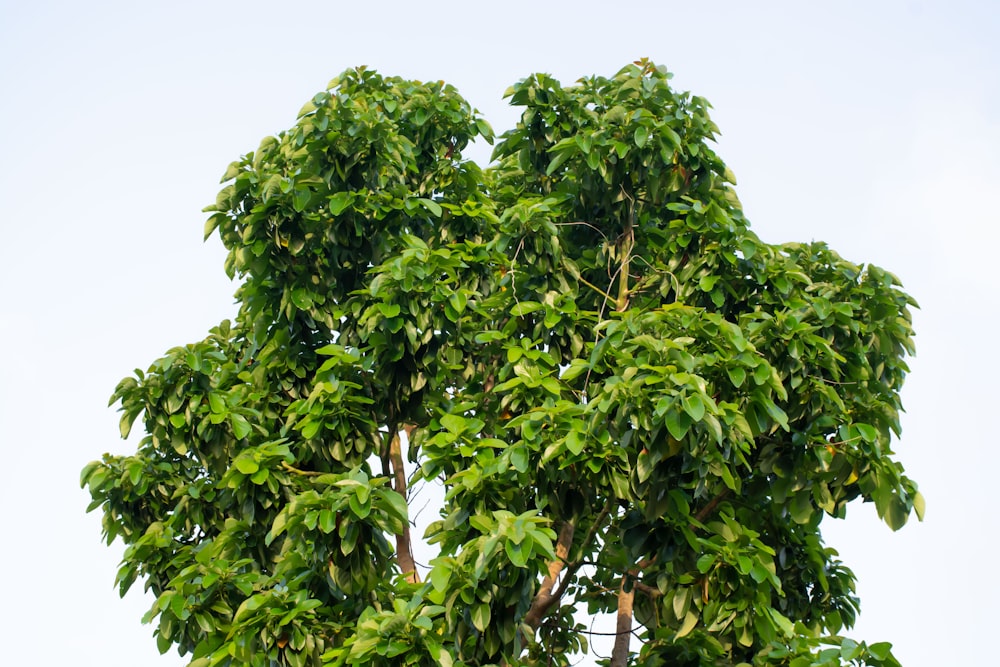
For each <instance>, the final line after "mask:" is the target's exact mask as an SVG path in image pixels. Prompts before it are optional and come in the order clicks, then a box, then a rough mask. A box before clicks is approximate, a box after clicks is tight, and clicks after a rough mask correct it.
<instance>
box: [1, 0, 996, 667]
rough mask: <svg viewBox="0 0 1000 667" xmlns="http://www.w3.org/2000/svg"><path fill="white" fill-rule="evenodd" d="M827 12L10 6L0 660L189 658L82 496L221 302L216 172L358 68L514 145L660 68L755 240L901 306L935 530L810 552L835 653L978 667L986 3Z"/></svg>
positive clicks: (851, 528)
mask: <svg viewBox="0 0 1000 667" xmlns="http://www.w3.org/2000/svg"><path fill="white" fill-rule="evenodd" d="M820 4H821V3H804V2H780V3H778V2H770V3H764V2H761V3H743V2H695V1H693V0H688V1H687V2H665V1H660V2H640V1H636V2H631V3H620V4H618V3H610V2H607V1H605V2H587V1H579V0H578V1H576V2H565V3H563V2H549V3H545V2H541V1H540V0H532V1H530V2H524V1H521V0H508V1H507V2H503V3H499V2H490V3H475V2H405V3H404V2H381V3H377V2H371V3H350V4H348V3H341V2H334V1H332V0H331V1H328V2H294V1H287V2H283V3H280V4H279V3H277V2H274V3H263V2H248V1H243V2H231V1H211V2H208V1H204V2H180V1H174V2H169V3H167V2H134V1H133V2H120V3H119V2H100V1H94V2H55V1H53V0H40V1H36V2H30V3H29V2H27V0H22V1H21V2H15V1H14V0H0V147H2V153H3V157H2V158H0V231H2V242H0V284H2V285H5V286H6V287H5V296H4V297H3V302H2V303H3V309H2V311H0V351H2V355H3V366H2V370H0V445H2V446H3V454H4V474H3V484H2V485H0V520H2V526H3V535H4V547H3V548H2V549H0V572H3V574H4V578H5V582H4V591H5V596H4V601H3V603H2V605H0V609H2V611H0V644H2V645H3V647H4V648H3V655H4V658H3V662H4V663H5V664H11V665H18V664H31V665H42V666H48V665H53V666H54V665H63V664H65V663H66V662H67V660H70V661H72V663H73V664H75V665H79V666H80V667H88V666H90V665H95V666H96V665H101V666H102V667H119V666H121V667H133V666H134V665H136V664H149V665H153V664H157V665H162V666H164V667H175V666H179V665H181V664H184V661H182V660H181V659H179V658H178V657H177V656H176V654H172V653H171V654H168V655H167V656H164V657H162V658H160V657H158V654H157V650H156V646H155V643H154V641H153V640H152V638H151V633H152V630H153V628H152V627H150V626H142V625H140V623H139V617H140V616H141V615H142V613H143V612H144V611H145V609H146V607H147V606H148V600H146V599H144V598H143V597H142V596H140V595H130V596H129V597H128V598H127V599H126V600H125V601H120V600H119V599H118V597H117V592H116V591H115V590H114V589H113V587H112V582H113V579H114V574H115V571H116V569H117V562H118V559H119V557H120V555H121V547H120V545H116V546H115V547H113V548H110V549H109V548H106V547H104V546H103V543H102V542H101V540H100V536H99V533H100V527H99V519H98V516H97V515H94V514H91V515H84V513H83V511H84V508H85V506H86V504H87V501H88V496H87V495H86V493H85V492H83V491H81V490H80V489H79V487H78V484H77V479H78V474H79V471H80V468H81V467H82V466H83V465H84V464H85V463H86V462H87V461H89V460H91V459H94V458H98V457H99V456H100V455H101V453H102V452H104V451H108V450H110V451H116V452H126V451H129V450H130V448H131V447H132V445H130V444H127V443H122V442H121V441H120V440H118V438H117V432H118V428H117V420H118V417H117V414H116V413H115V412H114V411H113V410H111V409H106V408H105V405H106V402H107V397H108V396H109V395H110V394H111V392H112V390H113V389H114V386H115V384H116V383H117V382H118V380H119V379H120V378H121V377H123V376H125V375H127V374H129V373H130V371H131V370H132V369H133V368H135V367H142V368H145V367H146V366H148V364H149V363H150V362H152V361H153V360H154V359H155V358H157V357H158V356H159V355H161V354H162V353H163V352H164V351H166V350H167V349H168V348H169V347H172V346H174V345H180V344H184V343H188V342H193V341H196V340H200V339H201V338H203V337H204V336H205V334H206V333H207V331H208V329H209V328H210V327H211V326H213V325H215V324H216V323H218V321H219V320H221V319H223V318H225V317H228V316H230V315H231V314H232V313H233V312H234V306H233V305H232V296H231V295H232V292H233V290H234V289H235V285H233V284H230V283H229V282H228V281H227V279H226V278H225V274H224V272H223V270H222V259H223V252H222V248H221V244H220V243H219V242H218V241H217V240H216V239H215V238H213V239H211V240H210V241H209V242H208V243H207V244H202V242H201V235H202V224H203V220H204V217H205V216H204V215H203V214H202V213H201V212H200V211H201V208H202V207H203V206H205V205H206V204H208V203H210V202H213V201H214V199H215V193H216V192H217V190H218V188H219V186H218V180H219V177H220V176H221V174H222V172H223V171H224V170H225V168H226V166H227V165H228V164H229V162H230V161H232V160H234V159H236V158H237V157H238V156H239V155H240V154H242V153H245V152H247V151H249V150H253V149H255V148H256V146H257V143H258V141H259V140H260V139H261V138H262V137H263V136H265V135H266V134H269V133H274V132H277V131H279V130H282V129H285V128H287V127H289V126H290V125H291V124H292V123H293V122H294V119H295V113H296V112H297V111H298V109H299V107H300V106H301V104H302V103H304V102H305V101H306V100H307V99H309V98H310V97H311V96H312V95H313V94H314V93H315V92H317V91H319V90H322V89H323V88H324V87H325V85H326V83H327V81H328V80H329V79H330V78H332V77H333V76H334V75H336V74H337V73H339V72H340V71H342V70H344V69H345V68H347V67H351V66H355V65H360V64H366V65H369V66H371V67H375V68H377V69H378V70H379V71H381V72H382V73H384V74H398V75H401V76H407V77H412V78H419V79H424V80H434V79H444V80H445V81H448V82H449V83H452V84H454V85H455V86H457V87H458V89H459V91H460V92H461V93H462V94H463V95H464V96H465V97H466V98H467V99H469V100H470V101H471V102H472V104H474V105H475V106H477V107H478V108H479V109H480V110H482V111H483V112H484V114H485V115H486V117H487V118H488V119H489V120H490V121H491V122H492V123H493V125H494V127H495V128H496V129H497V130H498V131H502V130H503V129H506V128H507V127H509V126H510V125H511V124H512V123H513V121H514V119H515V112H513V111H512V110H511V109H509V108H507V107H506V106H505V105H504V103H503V101H502V100H501V95H502V93H503V91H504V89H505V88H506V87H507V86H508V85H510V84H511V83H513V82H515V81H517V80H518V79H520V78H522V77H524V76H525V75H527V74H529V73H532V72H536V71H547V72H550V73H552V74H554V75H555V76H556V77H557V78H560V79H561V80H562V81H563V82H564V83H570V82H572V81H574V80H575V79H576V78H578V77H579V76H581V75H585V74H595V73H596V74H604V75H611V74H613V73H614V72H615V71H617V69H619V68H620V67H621V66H623V65H624V64H626V63H628V62H630V61H632V60H634V59H636V58H639V57H642V56H648V57H650V58H652V59H653V60H655V61H657V62H659V63H662V64H665V65H666V66H667V67H669V68H670V69H671V70H672V71H674V72H675V74H676V76H675V79H674V83H675V85H676V86H677V87H679V88H682V89H688V90H692V91H693V92H695V93H696V94H699V95H702V96H705V97H707V98H708V99H709V100H710V101H711V102H712V104H713V105H714V107H715V112H714V114H713V117H714V119H715V120H716V122H717V123H718V125H719V126H720V128H721V129H722V132H723V136H722V138H721V141H720V146H719V152H720V154H721V155H722V157H723V159H724V160H726V161H727V163H728V164H729V166H730V167H732V169H733V170H734V171H735V173H736V175H737V177H738V179H739V186H738V188H737V190H738V193H739V195H740V197H741V199H742V200H743V203H744V206H745V209H746V211H747V214H748V216H749V217H750V220H751V222H752V224H753V226H754V229H755V230H756V231H757V232H758V233H759V234H760V235H761V236H762V237H763V238H764V239H765V240H766V241H771V242H778V241H785V240H788V241H791V240H811V239H815V240H823V241H827V242H828V243H829V244H830V245H831V246H832V247H833V248H834V249H836V250H838V251H839V252H840V253H841V254H842V255H844V256H845V257H847V258H848V259H851V260H854V261H859V262H873V263H876V264H878V265H880V266H883V267H885V268H887V269H889V270H891V271H893V272H895V273H896V274H897V275H899V276H900V277H901V278H902V280H903V282H904V284H905V285H906V287H907V289H908V291H910V293H911V294H913V295H914V296H915V297H916V298H917V299H918V300H919V301H920V303H921V306H922V309H921V310H920V311H918V312H917V313H916V316H915V326H916V330H917V334H918V337H917V345H918V356H917V358H916V359H914V360H913V361H912V364H911V366H912V370H913V373H912V375H911V377H910V379H909V380H908V382H907V385H906V387H905V389H904V393H903V397H904V402H905V405H906V407H907V408H908V414H907V415H905V417H904V422H903V425H904V434H903V438H902V441H901V442H899V443H898V445H897V447H896V449H897V451H898V453H899V456H900V458H901V459H902V461H903V462H904V464H905V465H906V467H907V469H908V471H909V472H910V474H911V475H912V476H913V477H914V478H915V479H916V480H917V481H918V482H919V483H920V485H921V489H922V490H923V492H924V494H925V495H926V497H927V502H928V511H927V514H928V516H927V521H926V522H925V523H923V524H916V523H914V524H911V525H908V526H907V527H906V528H904V529H903V530H902V531H901V532H899V533H895V534H894V533H892V532H891V531H890V530H889V529H888V528H886V527H884V526H881V525H879V524H878V523H877V522H876V521H875V520H874V518H873V516H874V512H873V511H871V510H870V508H869V507H867V506H865V507H861V506H856V507H852V508H851V510H850V511H849V518H848V521H847V522H843V523H840V524H837V525H831V526H830V527H828V528H827V530H826V535H827V540H828V542H829V543H830V544H831V545H832V546H835V547H837V548H839V549H840V551H841V555H842V557H843V559H844V560H845V562H846V563H847V564H848V565H850V566H851V567H852V568H853V569H854V571H855V572H856V573H857V575H858V577H859V592H860V594H861V597H862V605H863V610H862V617H861V621H860V623H859V624H858V626H857V627H856V628H855V630H854V632H853V633H852V635H853V636H855V637H857V638H860V639H868V640H871V641H879V640H889V641H892V642H894V643H895V645H896V652H897V656H898V657H899V658H900V659H901V660H902V661H903V663H904V664H905V665H907V667H925V666H926V667H931V666H937V665H947V664H951V665H975V664H984V659H983V658H982V657H981V654H982V652H983V651H990V650H991V649H989V648H987V646H988V642H989V639H988V638H990V637H992V636H994V635H995V627H994V626H995V622H996V619H997V613H996V604H995V602H996V600H997V598H998V596H1000V583H998V581H1000V577H997V576H996V565H995V563H994V560H995V559H994V558H992V557H991V556H992V554H994V553H995V549H996V545H997V540H996V539H995V538H996V530H997V527H998V520H997V518H996V513H995V512H994V511H993V508H992V505H991V501H992V500H993V497H992V494H991V493H990V491H991V490H992V489H991V487H992V486H993V484H994V483H995V482H994V479H995V476H996V474H997V473H996V471H997V470H998V469H1000V454H998V448H997V446H996V445H997V444H998V443H997V438H996V429H995V427H994V426H993V425H992V424H991V420H992V419H993V418H995V416H996V413H997V411H998V410H997V405H996V389H995V379H996V378H997V377H998V374H1000V364H998V361H997V354H996V351H995V346H996V342H995V340H994V338H993V337H994V336H995V335H996V332H997V331H998V330H1000V317H998V314H997V311H998V308H1000V297H998V288H1000V279H998V278H997V275H998V274H997V272H996V266H997V264H998V261H997V258H996V254H997V244H998V241H1000V232H998V228H1000V226H998V223H1000V213H998V210H1000V209H998V206H997V197H996V192H997V189H998V184H1000V83H998V82H1000V4H997V3H994V2H992V1H991V0H982V2H978V3H976V2H960V1H957V0H951V1H949V2H947V3H945V2H929V1H918V0H912V1H904V0H884V1H882V2H837V3H823V4H826V5H828V6H829V7H828V8H821V7H820ZM747 5H753V7H747ZM480 155H483V156H485V152H483V153H481V154H480ZM832 523H833V522H832V521H831V522H829V524H832Z"/></svg>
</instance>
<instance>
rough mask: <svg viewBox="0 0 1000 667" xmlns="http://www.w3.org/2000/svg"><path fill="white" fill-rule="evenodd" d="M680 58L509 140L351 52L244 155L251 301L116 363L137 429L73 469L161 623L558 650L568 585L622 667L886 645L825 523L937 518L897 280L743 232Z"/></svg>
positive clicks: (602, 81) (217, 221)
mask: <svg viewBox="0 0 1000 667" xmlns="http://www.w3.org/2000/svg"><path fill="white" fill-rule="evenodd" d="M669 79H670V75H669V73H668V72H667V71H666V70H665V69H664V68H662V67H660V66H657V65H655V64H653V63H651V62H649V61H646V60H642V61H638V62H636V63H634V64H631V65H629V66H627V67H625V68H624V69H622V70H621V71H620V72H618V73H617V74H615V75H614V76H612V77H611V78H606V77H600V76H594V77H588V78H583V79H580V80H579V81H578V82H577V83H575V84H574V85H571V86H563V85H561V84H560V83H559V82H558V81H556V80H554V79H553V78H551V77H549V76H547V75H544V74H536V75H533V76H530V77H528V78H526V79H524V80H522V81H520V82H519V83H517V84H516V85H514V86H512V87H511V88H510V89H508V90H507V92H506V97H507V98H508V99H509V100H510V103H511V104H513V105H515V106H517V107H520V108H522V109H523V112H522V114H521V117H520V120H519V122H518V123H517V125H516V126H515V127H514V128H513V129H512V130H509V131H507V132H505V133H504V134H502V135H500V136H499V137H498V138H496V139H495V138H494V133H493V130H492V129H491V127H490V125H489V124H488V123H487V122H486V121H485V120H483V119H482V118H481V117H480V116H479V114H478V112H476V111H475V110H474V109H473V108H472V107H471V106H470V105H469V103H468V102H466V101H465V100H464V99H463V98H462V97H460V96H459V94H458V93H457V92H456V90H455V89H454V88H452V87H451V86H449V85H446V84H445V83H444V82H433V83H422V82H418V81H408V80H404V79H401V78H396V77H386V76H382V75H380V74H378V73H376V72H374V71H371V70H368V69H365V68H358V69H353V70H348V71H346V72H344V73H343V74H341V75H340V76H339V77H337V78H335V79H334V80H333V81H331V82H330V84H329V86H328V88H327V90H326V91H324V92H321V93H319V94H317V95H316V96H315V97H314V98H313V99H312V100H311V101H310V102H309V103H307V104H306V105H305V107H303V108H302V110H301V111H300V113H299V115H298V120H297V122H296V123H295V125H294V126H293V127H292V128H291V129H289V130H287V131H285V132H282V133H280V134H278V135H277V136H271V137H267V138H265V139H264V140H263V141H262V142H261V144H260V147H259V148H258V149H257V150H256V151H254V152H252V153H248V154H246V155H245V156H243V157H242V158H240V159H239V160H237V161H236V162H233V163H232V164H231V165H230V166H229V168H228V170H227V171H226V172H225V175H224V177H223V182H224V183H225V186H224V188H223V189H222V191H221V192H220V193H219V196H218V199H217V201H216V203H215V204H214V205H212V206H210V207H208V209H206V210H207V211H208V212H210V214H211V215H210V217H209V218H208V222H207V225H206V229H205V235H206V238H208V237H209V236H211V235H213V234H218V236H219V237H220V238H221V240H222V242H223V243H224V244H225V247H226V248H227V249H228V256H227V259H226V263H225V270H226V271H227V273H228V274H229V276H230V277H231V278H237V279H239V281H240V283H239V287H238V290H237V292H236V298H237V300H238V303H239V311H238V314H237V316H236V317H235V321H233V322H229V321H224V322H222V323H221V324H220V325H219V326H217V327H216V328H214V329H212V330H211V332H210V333H209V335H208V337H207V338H205V339H204V340H202V341H200V342H197V343H193V344H189V345H185V346H183V347H177V348H174V349H172V350H170V351H168V352H167V354H166V355H165V356H164V357H163V358H161V359H158V360H157V361H155V362H154V363H153V364H152V365H151V366H150V367H149V368H148V370H146V371H140V370H137V371H136V373H135V376H134V377H128V378H126V379H125V380H123V381H122V382H121V383H120V384H119V385H118V387H117V389H116V390H115V392H114V395H113V397H112V403H120V409H121V411H122V418H121V433H122V436H123V437H125V436H127V435H128V434H129V432H130V429H131V428H132V427H133V424H134V422H135V421H136V420H137V419H139V420H140V423H141V425H142V427H143V429H144V431H145V437H143V438H142V440H141V442H140V444H139V446H138V451H136V452H135V453H134V454H132V455H128V456H115V455H109V454H106V455H105V456H104V457H103V459H102V460H101V461H95V462H93V463H91V464H89V465H88V466H86V468H85V469H84V471H83V473H82V482H83V484H84V485H86V486H88V487H89V491H90V494H91V495H92V497H93V502H92V503H91V505H90V509H91V510H93V509H100V510H101V511H102V512H103V528H104V533H105V536H106V538H107V540H108V542H109V543H111V542H112V541H113V540H115V539H116V538H120V539H121V540H123V541H124V543H125V545H126V550H125V553H124V558H123V562H122V565H121V569H120V570H119V571H118V575H117V582H118V584H119V586H120V588H121V591H122V593H123V594H124V592H125V591H126V590H128V589H129V588H130V587H131V586H132V585H133V584H134V583H135V582H136V581H137V580H142V581H143V582H144V585H145V587H146V588H147V589H148V590H149V591H151V592H152V593H153V594H154V595H155V596H156V602H155V603H154V605H153V606H152V608H151V609H150V611H149V613H148V614H147V615H146V617H145V620H146V621H149V622H155V623H156V624H157V630H156V637H157V641H158V643H159V647H160V649H161V651H166V650H168V649H170V648H171V647H175V648H176V649H178V650H179V651H180V652H181V654H184V655H188V656H190V658H191V665H192V666H193V667H208V666H217V665H222V666H228V665H288V666H290V667H305V666H307V665H310V666H318V665H375V666H378V665H386V666H388V665H446V666H447V665H455V666H459V665H466V666H469V667H474V666H481V665H506V666H514V665H523V666H530V665H568V664H570V662H571V659H572V657H573V655H574V654H577V653H579V652H582V651H585V650H586V649H587V645H588V637H589V634H590V631H589V630H588V627H587V626H586V625H584V624H582V623H581V622H580V620H579V619H578V618H575V617H574V613H575V612H577V611H584V610H585V611H587V612H590V613H611V614H615V617H616V619H617V621H616V623H617V625H616V630H615V635H614V649H613V654H612V656H611V658H610V659H606V660H604V662H605V663H608V664H611V665H612V666H620V665H625V664H627V663H628V662H629V661H632V660H638V662H639V663H640V664H643V665H651V666H654V667H655V666H656V665H743V664H752V665H791V666H793V667H801V666H805V665H844V664H851V665H860V664H867V665H897V664H898V663H897V662H896V660H895V658H893V657H892V655H891V652H890V650H889V649H890V647H889V645H888V644H887V643H876V644H866V643H864V642H855V641H852V640H850V639H846V638H844V637H843V636H842V635H841V632H842V631H843V630H845V629H848V628H850V627H851V626H852V624H853V622H854V621H855V618H856V614H857V611H858V600H857V598H856V595H855V592H854V575H853V574H852V572H851V571H850V570H849V569H848V568H847V567H846V566H845V565H843V564H842V563H841V562H840V561H839V560H838V558H837V553H836V551H834V550H833V549H831V548H829V547H828V546H826V545H825V544H824V542H823V540H822V536H821V533H820V523H821V521H822V520H823V519H824V517H835V518H842V517H844V516H845V512H846V507H847V505H848V503H849V502H850V501H852V500H854V499H858V498H861V499H863V500H865V501H872V502H874V504H875V507H876V509H877V510H878V514H879V516H881V517H882V518H883V519H884V520H885V522H886V523H887V524H888V525H889V526H890V527H891V528H893V529H898V528H899V527H901V526H902V525H903V524H904V522H905V521H906V520H907V517H908V516H909V515H910V513H911V511H914V512H916V514H917V516H918V517H919V516H922V512H923V499H922V497H921V495H920V494H919V492H918V491H917V487H916V485H915V484H914V483H913V482H912V481H911V480H909V479H908V478H907V477H906V476H905V475H904V473H903V468H902V466H901V465H900V464H899V463H898V462H897V461H896V460H895V459H894V458H893V452H892V451H891V449H890V447H891V441H892V439H893V438H894V437H898V436H899V432H900V423H899V412H900V410H901V405H900V399H899V390H900V387H901V384H902V382H903V378H904V375H905V373H906V371H907V367H906V363H905V357H906V356H907V355H909V354H912V353H913V347H912V342H911V335H912V331H911V327H910V316H909V313H908V306H912V305H915V304H914V302H913V300H912V299H911V298H910V297H909V296H907V295H906V294H905V293H904V292H903V291H901V289H900V284H899V281H898V280H897V279H896V278H895V277H894V276H893V275H892V274H891V273H889V272H887V271H884V270H882V269H880V268H878V267H876V266H873V265H867V266H863V265H859V264H854V263H852V262H849V261H847V260H845V259H842V258H841V257H840V256H839V255H837V254H836V253H835V252H834V251H833V250H831V249H830V248H828V247H827V246H826V245H824V244H822V243H788V244H783V245H773V244H768V243H764V242H762V241H761V240H760V239H759V238H758V237H757V236H756V235H755V234H754V233H753V232H752V231H750V229H749V226H748V223H747V220H746V218H745V216H744V214H743V212H742V209H741V206H740V203H739V200H738V199H737V197H736V194H735V192H734V189H733V186H734V184H735V177H734V176H733V174H732V173H731V172H730V171H729V170H728V169H727V168H726V166H725V165H724V163H723V162H722V160H721V159H720V158H719V156H718V155H717V154H716V152H715V150H714V148H713V145H714V141H713V140H714V137H715V135H716V133H717V131H718V130H717V128H716V126H715V125H714V123H713V122H712V121H711V119H710V118H709V114H708V109H709V105H708V103H707V102H706V101H705V100H704V99H702V98H700V97H697V96H693V95H690V94H688V93H682V92H678V91H675V90H674V89H672V88H671V86H670V85H669ZM477 139H478V140H484V141H488V142H490V143H493V142H494V141H496V145H495V150H494V153H493V162H492V163H491V165H490V166H489V167H487V168H485V169H484V168H480V167H479V166H477V165H476V164H475V163H473V162H472V161H469V160H466V159H463V157H462V151H463V150H464V149H466V148H467V147H468V146H469V144H470V142H471V141H473V140H477ZM140 417H141V419H140ZM404 457H406V458H408V459H409V461H410V462H411V463H410V464H409V465H410V470H411V471H412V474H410V475H408V474H407V468H406V467H405V462H404ZM434 481H437V482H439V483H440V484H442V485H443V489H444V492H443V501H442V507H441V508H440V517H439V520H437V521H435V522H433V523H431V525H430V527H429V528H428V530H427V532H426V535H425V536H424V539H425V540H426V543H427V547H426V549H427V550H433V557H432V558H430V559H428V560H429V562H427V563H425V564H422V565H420V564H418V563H417V562H416V559H415V555H414V549H413V547H412V545H411V541H412V538H411V535H410V527H411V517H410V511H409V507H408V502H407V498H408V493H409V492H410V491H411V490H412V489H413V488H415V487H417V486H419V485H424V484H428V483H430V482H434ZM633 636H634V638H635V641H633V642H632V645H631V652H630V645H629V639H630V638H632V637H633Z"/></svg>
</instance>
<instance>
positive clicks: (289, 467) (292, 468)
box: [281, 461, 326, 477]
mask: <svg viewBox="0 0 1000 667" xmlns="http://www.w3.org/2000/svg"><path fill="white" fill-rule="evenodd" d="M281 467H282V468H284V469H285V470H287V471H288V472H293V473H295V474H296V475H302V476H304V477H319V476H320V475H325V474H326V473H325V472H316V471H315V470H299V469H298V468H296V467H295V466H293V465H292V464H290V463H288V462H287V461H282V462H281Z"/></svg>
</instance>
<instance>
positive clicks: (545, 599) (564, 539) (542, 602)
mask: <svg viewBox="0 0 1000 667" xmlns="http://www.w3.org/2000/svg"><path fill="white" fill-rule="evenodd" d="M575 531H576V526H575V525H574V524H573V522H572V521H565V522H563V525H562V527H560V528H559V537H558V539H557V540H556V557H555V560H553V561H551V562H550V563H549V572H548V574H547V575H545V578H544V579H542V585H541V587H540V588H539V589H538V592H537V593H535V597H534V598H533V599H532V600H531V607H529V608H528V613H527V614H525V616H524V623H525V625H527V626H528V627H530V628H531V629H532V630H537V629H538V626H539V625H541V623H542V619H543V618H545V614H547V613H548V611H549V609H551V608H552V605H553V604H555V603H556V602H557V601H558V600H559V597H558V596H556V595H552V588H553V587H554V586H555V583H556V578H557V577H558V576H559V573H560V572H562V569H563V567H564V566H565V565H566V558H567V557H568V556H569V550H570V547H572V546H573V533H574V532H575Z"/></svg>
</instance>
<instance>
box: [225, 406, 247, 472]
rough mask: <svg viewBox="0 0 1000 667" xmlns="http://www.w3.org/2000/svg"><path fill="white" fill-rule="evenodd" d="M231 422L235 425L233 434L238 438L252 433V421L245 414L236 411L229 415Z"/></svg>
mask: <svg viewBox="0 0 1000 667" xmlns="http://www.w3.org/2000/svg"><path fill="white" fill-rule="evenodd" d="M229 422H230V424H232V426H233V435H235V436H236V439H237V440H242V439H243V438H245V437H247V436H248V435H250V422H248V421H247V419H246V417H244V416H243V415H240V414H236V413H235V412H234V413H232V414H230V415H229ZM241 472H242V471H241Z"/></svg>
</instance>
